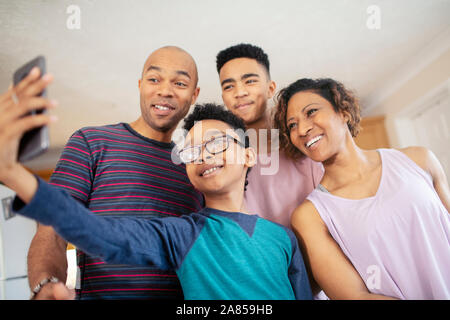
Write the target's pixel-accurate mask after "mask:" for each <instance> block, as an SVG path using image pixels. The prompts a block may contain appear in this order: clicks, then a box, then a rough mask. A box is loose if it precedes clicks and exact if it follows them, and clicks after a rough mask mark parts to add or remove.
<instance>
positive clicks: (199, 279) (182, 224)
mask: <svg viewBox="0 0 450 320" xmlns="http://www.w3.org/2000/svg"><path fill="white" fill-rule="evenodd" d="M184 129H186V130H188V131H189V132H188V135H187V137H186V143H185V145H184V147H183V148H182V149H181V150H180V152H179V157H180V159H181V160H182V161H183V162H185V163H186V171H187V174H188V177H189V180H190V181H191V183H192V184H193V185H194V187H195V188H197V189H198V190H199V191H200V192H202V193H203V195H204V198H205V205H206V207H205V208H204V209H202V210H201V211H199V212H197V213H192V214H190V215H183V216H180V217H166V218H154V219H148V220H144V219H136V218H125V217H124V218H117V217H101V216H98V215H94V214H92V213H90V212H88V210H87V209H86V208H85V207H83V206H82V205H81V204H79V203H78V202H76V201H75V200H74V199H73V198H72V197H71V196H69V195H68V194H67V193H66V192H65V191H63V190H61V189H59V188H55V187H53V186H50V185H48V184H46V183H45V182H43V181H42V180H40V179H36V178H35V177H34V176H33V175H31V174H30V173H26V172H24V171H23V170H19V171H20V174H21V175H22V179H21V180H18V179H15V178H14V175H12V173H11V168H20V167H21V166H20V165H19V164H17V163H15V162H14V161H12V160H11V157H8V156H6V154H0V159H3V160H0V181H4V182H5V183H6V184H7V185H8V186H10V187H13V189H14V190H15V191H16V192H17V196H16V198H15V200H14V203H13V208H14V211H16V212H18V213H19V214H22V215H24V216H27V217H30V218H33V219H36V220H38V221H39V222H41V223H43V224H46V225H52V226H53V227H54V228H55V230H56V231H57V232H58V234H60V235H61V236H62V237H63V238H65V239H66V240H68V241H70V242H71V243H73V244H75V245H76V246H77V247H79V248H82V250H84V251H86V252H88V253H90V254H93V255H100V256H101V258H102V259H104V260H105V261H108V262H113V263H126V264H131V265H156V266H157V267H159V268H161V269H166V270H169V269H171V270H174V271H175V272H176V274H177V275H178V278H179V279H180V282H181V285H182V288H183V292H184V296H185V298H186V299H239V300H243V299H311V298H312V294H311V289H310V286H309V282H308V277H307V274H306V270H305V266H304V263H303V260H302V257H301V253H300V251H299V248H298V245H297V240H296V238H295V236H294V234H293V233H292V231H290V230H289V229H287V228H285V227H283V226H281V225H278V224H276V223H273V222H270V221H268V220H265V219H262V218H260V217H258V216H257V215H251V214H249V213H248V212H247V210H246V209H245V205H244V185H245V180H246V174H247V171H248V170H249V168H250V167H251V166H253V165H254V163H255V157H256V154H255V152H254V150H253V149H252V148H250V147H249V143H248V139H243V136H244V135H239V132H244V130H245V127H244V123H243V122H242V121H241V119H239V118H238V117H236V116H234V115H233V114H232V113H231V112H229V111H226V110H225V109H223V108H221V107H219V106H216V105H213V104H207V105H205V106H197V107H196V108H195V110H194V112H193V113H192V114H191V115H190V116H188V117H187V118H186V120H185V126H184ZM1 138H2V137H1V136H0V141H3V144H4V145H5V149H9V151H11V150H13V149H14V147H12V146H14V142H11V141H10V140H5V139H1ZM0 147H1V148H0V150H3V149H4V148H3V145H0ZM15 152H17V151H16V150H15ZM2 153H4V152H2ZM16 170H18V169H16Z"/></svg>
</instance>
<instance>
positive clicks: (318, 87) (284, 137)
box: [273, 78, 361, 159]
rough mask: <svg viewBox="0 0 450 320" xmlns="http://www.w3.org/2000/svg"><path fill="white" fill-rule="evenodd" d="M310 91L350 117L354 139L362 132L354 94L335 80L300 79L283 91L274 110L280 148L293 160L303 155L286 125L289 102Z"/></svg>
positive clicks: (349, 127) (349, 123)
mask: <svg viewBox="0 0 450 320" xmlns="http://www.w3.org/2000/svg"><path fill="white" fill-rule="evenodd" d="M302 91H310V92H314V93H316V94H318V95H320V96H321V97H322V98H324V99H326V100H327V101H328V102H330V103H331V105H332V106H333V108H334V111H336V112H343V113H345V114H347V115H348V117H349V121H348V122H347V125H348V129H349V130H350V133H351V134H352V136H353V137H356V135H357V134H358V133H359V131H360V124H359V122H360V120H361V115H360V106H359V102H358V99H357V98H356V96H355V95H354V93H353V92H352V91H350V90H348V89H346V88H345V87H344V85H343V84H342V83H340V82H338V81H336V80H333V79H329V78H326V79H306V78H304V79H300V80H297V81H295V82H293V83H291V84H290V85H289V86H287V87H286V88H284V89H282V90H281V91H280V92H279V93H278V95H277V101H276V106H275V108H274V117H273V119H274V120H273V121H274V128H275V129H278V130H280V148H281V150H282V151H284V152H285V153H286V155H287V156H288V157H290V158H292V159H298V158H300V157H302V156H303V153H302V152H301V151H300V150H298V149H297V148H296V147H295V146H294V144H293V143H292V142H291V138H290V134H289V129H288V127H287V123H286V114H287V108H288V103H289V100H290V99H291V98H292V96H293V95H294V94H296V93H299V92H302Z"/></svg>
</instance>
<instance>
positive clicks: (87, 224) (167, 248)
mask: <svg viewBox="0 0 450 320" xmlns="http://www.w3.org/2000/svg"><path fill="white" fill-rule="evenodd" d="M33 178H34V177H33ZM35 180H36V179H35ZM36 183H37V189H36V192H35V194H34V195H33V197H32V198H31V199H30V201H29V203H28V204H27V205H25V202H26V201H21V199H19V198H18V197H16V198H15V200H14V203H13V209H14V211H15V212H17V213H19V214H21V215H24V216H26V217H29V218H31V219H35V220H37V221H38V222H40V223H42V224H44V225H50V226H53V228H54V229H55V231H56V232H57V233H58V234H59V235H60V236H61V237H63V238H64V239H66V240H67V241H69V242H71V243H73V244H74V245H76V246H77V247H78V248H80V249H81V250H83V251H85V252H87V253H89V254H91V255H95V256H100V257H101V258H102V259H103V260H105V261H107V262H110V263H118V264H132V265H155V266H157V267H159V268H161V269H173V268H175V267H176V264H177V261H178V257H177V255H176V253H177V250H176V247H177V245H179V242H180V241H179V240H182V241H187V240H188V239H186V238H185V237H184V236H183V234H186V235H188V234H191V235H193V234H194V233H195V224H194V222H193V221H192V219H189V217H186V218H157V219H135V218H115V217H102V216H97V215H95V214H93V213H91V212H90V211H89V210H88V209H86V208H85V207H83V206H82V205H81V204H80V203H79V202H78V201H76V200H74V199H73V198H72V197H71V196H70V195H69V194H68V193H67V192H66V191H64V190H61V189H59V188H56V187H53V186H51V185H49V184H47V183H46V182H44V181H43V180H41V179H38V180H36ZM186 228H189V231H191V232H186Z"/></svg>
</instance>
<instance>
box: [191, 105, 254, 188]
mask: <svg viewBox="0 0 450 320" xmlns="http://www.w3.org/2000/svg"><path fill="white" fill-rule="evenodd" d="M202 120H218V121H222V122H225V123H226V124H228V125H229V126H230V127H232V128H233V129H234V130H237V131H238V133H239V132H241V133H242V134H243V135H244V136H243V137H242V134H239V137H240V138H241V142H242V139H243V140H244V146H245V148H248V147H250V139H249V137H248V135H247V134H246V133H245V123H244V120H242V119H241V118H240V117H238V116H237V115H235V114H234V113H233V112H231V111H230V110H228V109H226V108H225V107H224V106H222V105H218V104H215V103H205V104H196V105H195V108H194V110H193V111H192V113H191V114H189V115H188V116H187V117H186V118H185V119H184V125H183V129H184V130H186V132H187V131H189V130H191V129H192V127H193V126H194V125H195V123H196V122H197V121H202ZM250 169H251V168H248V170H247V175H246V176H245V187H244V190H246V189H247V185H248V180H247V177H248V173H249V172H250Z"/></svg>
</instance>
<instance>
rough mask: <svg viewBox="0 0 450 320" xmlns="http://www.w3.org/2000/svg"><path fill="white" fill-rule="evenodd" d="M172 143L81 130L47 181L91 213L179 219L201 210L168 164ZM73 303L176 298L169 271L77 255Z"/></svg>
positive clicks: (122, 132) (182, 172) (119, 128)
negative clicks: (178, 217)
mask: <svg viewBox="0 0 450 320" xmlns="http://www.w3.org/2000/svg"><path fill="white" fill-rule="evenodd" d="M173 147H174V144H173V143H163V142H159V141H155V140H151V139H148V138H146V137H143V136H142V135H140V134H139V133H137V132H136V131H135V130H133V129H132V128H131V127H130V126H129V125H128V124H125V123H119V124H115V125H107V126H101V127H86V128H82V129H80V130H78V131H77V132H75V133H74V134H73V135H72V137H71V138H70V139H69V141H68V143H67V145H66V146H65V148H64V151H63V153H62V155H61V158H60V160H59V162H58V164H57V166H56V169H55V171H54V173H53V175H52V177H51V179H50V183H51V184H52V185H55V186H58V187H61V188H63V189H65V190H66V191H68V192H69V193H70V194H71V195H72V196H73V197H74V198H75V199H77V200H78V201H80V202H81V203H82V204H83V205H84V206H85V207H87V208H88V209H90V211H92V212H93V213H94V214H97V215H102V216H110V217H122V216H124V215H126V216H129V217H140V218H144V219H146V218H154V217H167V216H180V215H183V214H187V213H191V212H196V211H198V210H200V209H201V208H202V207H203V196H202V195H201V193H199V192H198V191H196V190H195V189H194V187H193V186H192V185H191V183H190V182H189V180H188V177H187V175H186V169H185V166H184V165H182V164H181V165H178V164H175V163H173V162H172V160H171V151H172V149H173ZM77 264H78V267H79V269H80V288H79V290H77V293H78V298H79V299H171V298H182V297H183V294H182V290H181V287H180V284H179V281H178V279H177V276H176V274H175V273H174V272H171V271H162V270H160V269H158V268H142V267H135V266H125V265H112V264H106V263H105V262H104V261H102V260H101V259H99V258H95V257H90V256H88V255H86V254H84V253H83V252H81V251H78V252H77Z"/></svg>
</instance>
